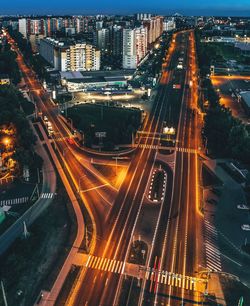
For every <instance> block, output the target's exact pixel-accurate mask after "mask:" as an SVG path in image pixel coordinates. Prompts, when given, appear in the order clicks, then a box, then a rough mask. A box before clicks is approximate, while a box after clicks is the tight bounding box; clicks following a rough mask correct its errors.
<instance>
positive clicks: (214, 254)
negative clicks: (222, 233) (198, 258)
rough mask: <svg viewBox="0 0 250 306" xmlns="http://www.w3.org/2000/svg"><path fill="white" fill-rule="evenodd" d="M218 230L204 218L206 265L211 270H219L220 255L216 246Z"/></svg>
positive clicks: (220, 268)
mask: <svg viewBox="0 0 250 306" xmlns="http://www.w3.org/2000/svg"><path fill="white" fill-rule="evenodd" d="M217 245H218V232H217V230H216V228H215V227H214V226H213V225H212V224H211V223H210V222H209V221H208V220H205V252H206V263H207V267H208V268H209V269H210V270H213V271H221V270H222V267H221V255H220V251H219V249H218V247H217Z"/></svg>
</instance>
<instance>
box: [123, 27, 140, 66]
mask: <svg viewBox="0 0 250 306" xmlns="http://www.w3.org/2000/svg"><path fill="white" fill-rule="evenodd" d="M122 53H123V58H122V65H123V68H124V69H135V68H136V66H137V65H136V44H135V30H133V29H123V52H122Z"/></svg>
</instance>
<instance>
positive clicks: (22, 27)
mask: <svg viewBox="0 0 250 306" xmlns="http://www.w3.org/2000/svg"><path fill="white" fill-rule="evenodd" d="M18 31H19V32H20V33H21V34H22V35H23V36H24V37H25V38H27V19H26V18H21V19H19V20H18Z"/></svg>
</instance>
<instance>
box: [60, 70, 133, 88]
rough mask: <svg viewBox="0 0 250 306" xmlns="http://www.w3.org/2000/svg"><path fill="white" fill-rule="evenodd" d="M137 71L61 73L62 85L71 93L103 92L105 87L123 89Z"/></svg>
mask: <svg viewBox="0 0 250 306" xmlns="http://www.w3.org/2000/svg"><path fill="white" fill-rule="evenodd" d="M134 72H135V70H133V69H132V70H114V71H89V72H79V71H77V72H73V71H68V72H61V73H60V74H61V83H62V85H64V86H66V87H67V89H68V91H69V92H77V91H88V90H97V91H98V90H102V89H103V88H105V87H110V88H112V87H113V88H117V89H122V88H124V87H126V86H127V82H128V80H130V79H131V78H132V77H133V74H134Z"/></svg>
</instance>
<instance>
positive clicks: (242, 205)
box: [237, 204, 250, 210]
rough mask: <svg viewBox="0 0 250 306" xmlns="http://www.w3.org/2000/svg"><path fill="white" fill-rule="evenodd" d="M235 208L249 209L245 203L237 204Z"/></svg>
mask: <svg viewBox="0 0 250 306" xmlns="http://www.w3.org/2000/svg"><path fill="white" fill-rule="evenodd" d="M237 208H238V209H243V210H249V209H250V208H249V207H248V206H247V205H245V204H240V205H237Z"/></svg>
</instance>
